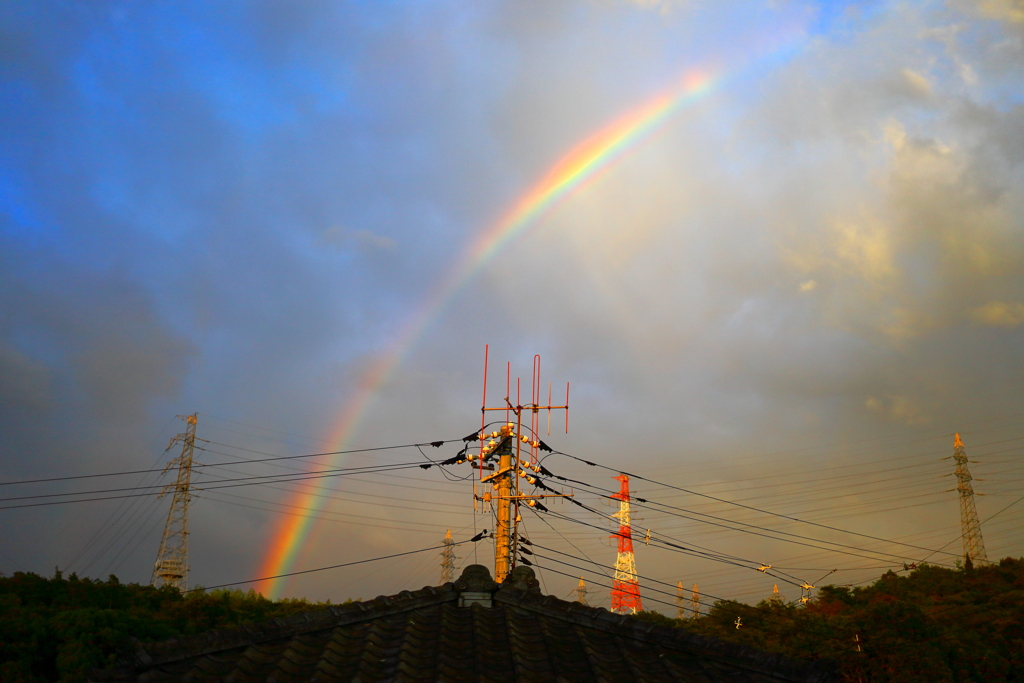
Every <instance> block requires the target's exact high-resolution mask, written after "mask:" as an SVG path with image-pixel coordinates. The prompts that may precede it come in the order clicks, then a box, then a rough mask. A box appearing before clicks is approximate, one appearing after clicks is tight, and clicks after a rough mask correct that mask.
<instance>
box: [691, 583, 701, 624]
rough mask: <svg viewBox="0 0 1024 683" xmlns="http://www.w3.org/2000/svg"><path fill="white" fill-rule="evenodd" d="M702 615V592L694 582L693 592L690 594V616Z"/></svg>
mask: <svg viewBox="0 0 1024 683" xmlns="http://www.w3.org/2000/svg"><path fill="white" fill-rule="evenodd" d="M699 616H700V593H699V592H698V591H697V584H693V594H692V595H690V618H691V619H696V618H697V617H699Z"/></svg>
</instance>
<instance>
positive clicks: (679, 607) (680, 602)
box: [676, 581, 686, 619]
mask: <svg viewBox="0 0 1024 683" xmlns="http://www.w3.org/2000/svg"><path fill="white" fill-rule="evenodd" d="M677 586H678V588H677V589H676V619H685V618H686V601H685V600H684V599H683V582H682V581H680V582H679V583H678V584H677Z"/></svg>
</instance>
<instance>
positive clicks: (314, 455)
mask: <svg viewBox="0 0 1024 683" xmlns="http://www.w3.org/2000/svg"><path fill="white" fill-rule="evenodd" d="M196 441H205V442H207V443H213V444H216V445H218V446H225V447H227V448H234V449H235V450H239V451H247V452H249V453H261V454H264V455H273V454H271V453H265V452H264V451H255V450H252V449H249V448H243V447H241V446H232V445H230V444H222V443H218V442H216V441H207V440H206V439H198V438H197V439H196ZM452 441H455V439H448V440H445V441H427V442H424V443H408V444H402V445H400V446H376V447H374V448H353V449H349V450H344V451H327V452H323V453H303V454H301V455H281V456H274V457H271V458H255V459H251V460H236V461H235V462H232V463H212V464H207V463H196V464H194V465H193V468H197V467H217V466H218V465H245V464H249V463H259V462H272V461H275V460H297V459H299V458H318V457H321V456H324V455H351V454H354V453H370V452H375V451H392V450H397V449H401V448H417V447H422V446H433V447H434V448H440V447H441V446H443V445H444V444H446V443H450V442H452ZM459 441H461V439H459ZM196 448H197V450H201V451H205V452H208V453H217V454H218V455H231V454H230V453H224V452H222V451H215V450H213V449H209V448H202V447H199V446H197V447H196ZM150 472H161V473H162V472H164V470H163V469H149V470H125V471H122V472H104V473H100V474H79V475H75V476H71V477H50V478H48V479H23V480H19V481H0V486H15V485H18V484H41V483H47V482H53V481H72V480H75V479H94V478H96V477H121V476H126V475H130V474H148V473H150ZM0 500H13V499H9V498H8V499H0Z"/></svg>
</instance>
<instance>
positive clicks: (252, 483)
mask: <svg viewBox="0 0 1024 683" xmlns="http://www.w3.org/2000/svg"><path fill="white" fill-rule="evenodd" d="M378 467H380V469H375V470H372V471H370V472H363V471H358V472H346V471H329V472H331V473H329V474H318V475H316V476H306V477H294V478H293V479H283V480H275V481H270V482H267V481H243V482H242V483H238V484H223V485H221V486H203V487H195V488H194V489H193V490H196V491H209V490H215V489H227V488H235V487H238V486H259V485H264V484H271V483H279V482H281V481H285V482H288V481H305V480H307V479H326V478H329V477H345V476H357V475H360V474H376V473H380V472H391V471H394V470H403V469H413V468H416V467H420V468H422V467H423V465H421V464H419V463H411V464H401V465H392V466H378ZM249 478H251V479H260V478H264V477H249ZM249 478H243V479H249ZM215 481H217V482H224V481H239V480H238V479H218V480H215ZM141 488H154V487H141ZM161 488H162V487H161ZM124 490H133V489H124ZM159 494H160V492H158V491H149V492H148V493H128V494H124V495H119V496H101V497H98V498H80V499H77V500H58V501H50V502H46V503H23V504H20V505H7V506H4V507H0V510H14V509H18V508H28V507H44V506H49V505H64V504H67V503H92V502H96V501H101V500H116V499H119V498H137V497H140V496H156V495H159ZM67 495H76V494H67ZM77 495H84V494H77ZM39 497H43V496H39ZM46 497H49V496H46ZM9 500H11V499H9Z"/></svg>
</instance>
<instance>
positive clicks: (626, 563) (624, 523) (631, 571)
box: [612, 474, 644, 614]
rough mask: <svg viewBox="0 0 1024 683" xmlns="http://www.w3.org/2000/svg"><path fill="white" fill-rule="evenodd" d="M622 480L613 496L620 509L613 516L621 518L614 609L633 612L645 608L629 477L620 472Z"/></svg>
mask: <svg viewBox="0 0 1024 683" xmlns="http://www.w3.org/2000/svg"><path fill="white" fill-rule="evenodd" d="M615 478H616V479H618V480H619V481H621V482H622V488H620V489H619V492H618V493H616V494H613V495H612V498H618V499H619V511H618V512H616V513H615V514H614V515H612V517H617V518H618V520H619V533H617V534H615V537H616V538H618V539H619V556H618V558H616V560H615V578H614V581H613V583H612V611H613V612H617V613H619V614H631V613H633V612H639V611H641V610H643V608H644V606H643V603H641V602H640V583H639V582H638V581H637V579H636V558H635V557H634V556H633V528H632V526H631V523H630V519H629V477H628V476H627V475H625V474H620V475H619V476H617V477H615Z"/></svg>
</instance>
